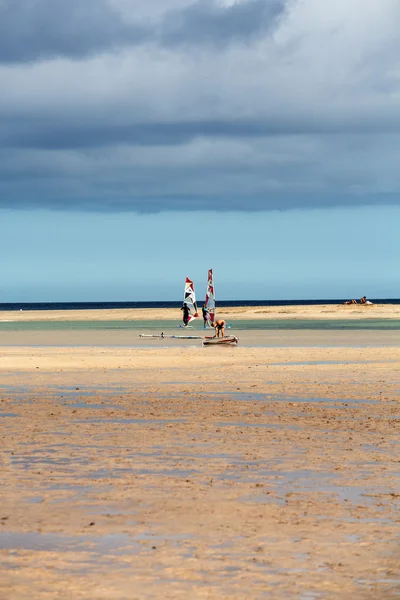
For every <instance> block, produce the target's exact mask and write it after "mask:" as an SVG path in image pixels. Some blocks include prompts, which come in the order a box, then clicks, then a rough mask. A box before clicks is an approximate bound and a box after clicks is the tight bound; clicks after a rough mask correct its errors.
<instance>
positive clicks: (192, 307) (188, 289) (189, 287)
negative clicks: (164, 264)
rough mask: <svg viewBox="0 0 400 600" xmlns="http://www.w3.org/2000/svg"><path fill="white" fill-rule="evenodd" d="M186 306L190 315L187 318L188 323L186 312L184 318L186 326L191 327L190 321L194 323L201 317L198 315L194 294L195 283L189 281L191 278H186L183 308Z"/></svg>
mask: <svg viewBox="0 0 400 600" xmlns="http://www.w3.org/2000/svg"><path fill="white" fill-rule="evenodd" d="M185 304H186V306H187V307H188V310H189V315H188V317H187V322H186V323H185V311H184V312H183V318H184V323H185V325H189V323H190V321H193V319H197V317H198V316H199V315H198V313H197V302H196V294H195V293H194V283H193V281H191V280H190V279H189V277H186V282H185V293H184V296H183V306H182V308H184V306H185Z"/></svg>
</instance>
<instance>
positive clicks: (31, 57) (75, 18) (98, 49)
mask: <svg viewBox="0 0 400 600" xmlns="http://www.w3.org/2000/svg"><path fill="white" fill-rule="evenodd" d="M283 9H284V0H247V1H246V2H244V3H240V4H234V5H232V6H220V5H218V4H217V3H216V2H215V0H206V1H204V0H198V1H197V2H194V3H193V4H191V5H189V6H188V7H185V8H184V9H180V10H173V11H169V12H168V11H167V12H166V13H165V14H162V15H161V16H160V17H159V18H154V19H153V21H152V22H151V21H149V20H148V19H147V20H146V21H144V20H142V21H140V20H139V21H138V22H137V23H134V22H131V21H129V22H128V21H126V20H125V19H124V18H123V16H122V15H121V14H120V13H119V12H118V11H117V10H116V8H113V7H112V6H111V5H110V4H109V3H108V2H107V0H5V1H4V3H0V62H2V63H18V62H34V61H37V60H44V59H49V58H53V57H60V56H61V57H68V58H73V59H78V58H83V57H85V56H88V55H96V54H98V53H102V52H104V51H108V50H113V49H118V48H122V47H127V46H135V45H140V44H143V43H145V42H149V43H155V44H160V45H164V46H177V45H180V44H194V45H195V44H212V45H225V44H227V43H229V42H231V41H236V40H243V41H250V40H251V39H252V38H254V37H255V36H257V35H262V34H264V33H265V32H266V31H268V29H269V28H270V27H271V26H272V25H273V23H274V22H275V20H276V17H277V16H278V15H279V14H281V13H282V11H283Z"/></svg>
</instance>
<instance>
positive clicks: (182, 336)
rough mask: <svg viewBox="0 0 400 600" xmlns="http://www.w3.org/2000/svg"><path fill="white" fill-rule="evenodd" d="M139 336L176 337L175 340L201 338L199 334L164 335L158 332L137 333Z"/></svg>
mask: <svg viewBox="0 0 400 600" xmlns="http://www.w3.org/2000/svg"><path fill="white" fill-rule="evenodd" d="M139 337H145V338H162V339H164V338H170V339H171V338H172V339H176V340H202V339H203V338H202V336H201V335H165V334H164V333H161V334H158V335H151V334H147V333H139Z"/></svg>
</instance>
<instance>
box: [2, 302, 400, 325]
mask: <svg viewBox="0 0 400 600" xmlns="http://www.w3.org/2000/svg"><path fill="white" fill-rule="evenodd" d="M179 309H180V307H179V306H178V305H177V307H176V309H175V308H160V309H158V308H123V309H108V310H107V309H99V310H95V309H94V310H26V311H25V310H24V311H3V312H2V313H0V322H1V321H80V320H91V321H112V320H115V321H123V320H131V319H133V320H151V319H154V320H175V321H181V313H180V310H179ZM218 315H219V316H221V317H223V318H225V319H294V318H295V319H371V318H372V319H400V304H373V305H362V304H352V305H344V304H317V305H299V306H236V307H231V306H229V307H224V306H218Z"/></svg>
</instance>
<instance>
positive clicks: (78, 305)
mask: <svg viewBox="0 0 400 600" xmlns="http://www.w3.org/2000/svg"><path fill="white" fill-rule="evenodd" d="M344 300H348V298H345V299H343V298H338V299H334V300H332V299H329V300H326V299H323V300H218V304H219V306H298V305H302V304H343V302H344ZM369 300H371V302H375V303H377V304H400V299H399V298H385V299H382V298H378V299H377V298H375V299H374V298H369ZM181 304H182V302H180V301H178V302H171V301H160V302H2V303H0V311H7V310H8V311H9V310H93V309H105V308H107V309H110V308H177V307H178V308H179V307H180V306H181Z"/></svg>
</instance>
